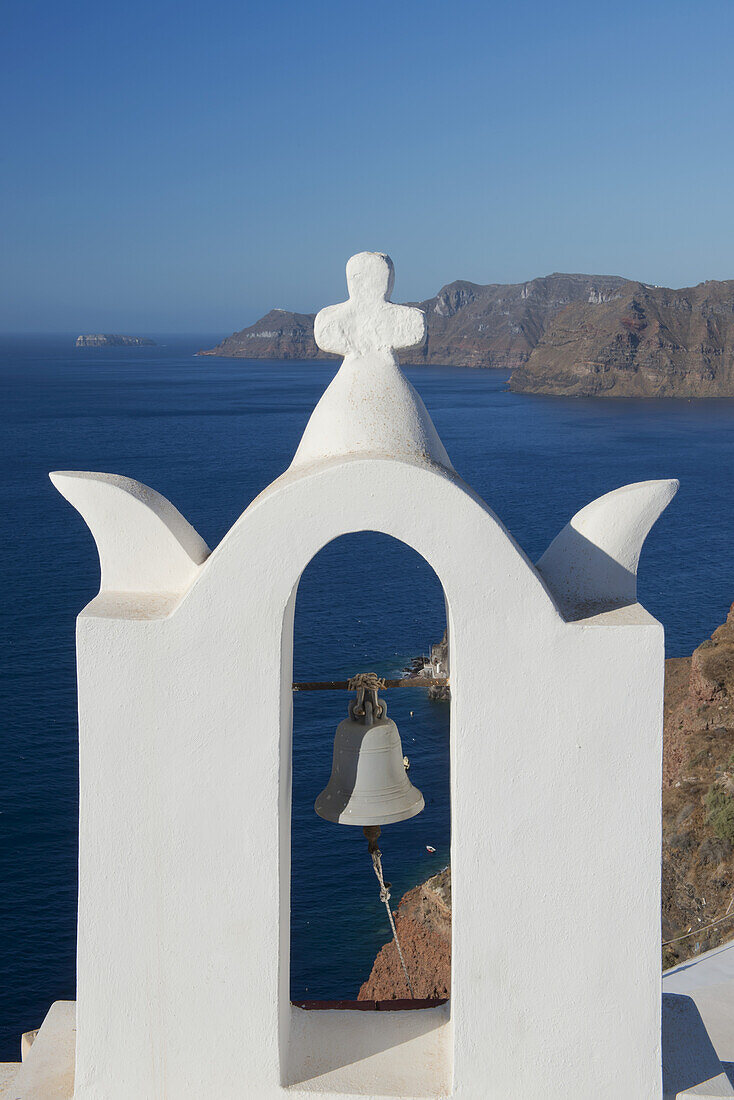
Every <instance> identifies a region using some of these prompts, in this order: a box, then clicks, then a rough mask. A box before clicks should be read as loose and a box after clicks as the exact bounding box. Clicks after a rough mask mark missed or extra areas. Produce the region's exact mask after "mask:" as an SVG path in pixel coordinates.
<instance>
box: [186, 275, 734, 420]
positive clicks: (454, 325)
mask: <svg viewBox="0 0 734 1100" xmlns="http://www.w3.org/2000/svg"><path fill="white" fill-rule="evenodd" d="M410 304H412V305H417V306H419V307H420V309H422V310H423V311H424V313H425V314H426V336H425V338H424V340H423V343H422V344H421V345H420V346H419V347H417V348H411V349H410V350H409V351H407V352H402V353H401V354H400V360H401V362H403V363H408V364H413V365H416V366H420V365H423V364H435V365H441V366H455V367H476V368H495V369H503V370H510V371H512V374H511V377H510V382H509V385H510V389H511V390H513V391H514V392H516V393H535V394H548V395H556V396H567V397H637V398H640V397H643V398H644V397H653V398H659V397H678V398H688V399H690V398H704V397H734V280H731V279H729V280H721V281H717V280H708V281H706V282H703V283H699V284H698V285H697V286H693V287H686V288H683V289H681V290H671V289H669V288H667V287H659V286H652V285H650V284H647V283H643V282H637V281H635V280H632V279H625V278H622V277H620V276H617V275H573V274H571V275H566V274H560V273H556V274H553V275H547V276H544V277H542V278H538V279H531V280H530V281H529V282H526V283H508V284H502V283H493V284H490V285H487V286H483V285H480V284H478V283H472V282H466V281H464V280H458V281H456V282H453V283H449V284H447V285H446V286H444V287H443V288H442V289H441V290H440V291H439V292H438V294H436V295H434V297H432V298H427V299H425V300H424V301H422V302H414V303H410ZM313 322H314V314H312V313H292V312H290V311H289V310H283V309H274V310H271V311H270V312H269V313H267V314H266V315H265V316H264V317H262V318H261V319H260V320H259V321H256V322H255V324H253V325H249V326H248V327H247V328H244V329H242V330H241V331H239V332H235V333H233V334H232V335H231V336H228V337H227V338H226V339H225V340H223V341H222V342H221V343H220V344H218V345H217V346H216V347H214V348H210V349H207V350H202V351H200V352H199V354H200V355H220V356H228V357H233V358H242V359H279V360H287V359H300V360H309V359H321V360H323V359H329V358H333V356H329V355H327V354H325V353H324V352H322V351H321V350H320V349H319V348H318V347H317V346H316V343H315V341H314V337H313Z"/></svg>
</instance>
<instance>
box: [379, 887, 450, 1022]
mask: <svg viewBox="0 0 734 1100" xmlns="http://www.w3.org/2000/svg"><path fill="white" fill-rule="evenodd" d="M395 926H396V928H397V930H398V939H399V940H400V946H401V948H402V951H403V956H404V958H405V965H406V967H407V969H408V973H409V974H410V981H411V985H412V986H413V992H414V994H415V996H416V998H417V999H418V1000H424V999H433V998H436V997H448V996H449V990H450V987H451V870H450V868H448V867H447V868H445V870H443V871H441V872H440V873H439V874H437V875H434V876H433V878H429V879H428V881H427V882H423V883H421V885H420V886H416V887H415V888H414V889H413V890H409V891H408V893H407V894H405V895H404V896H403V898H402V900H401V902H400V905H399V906H398V910H397V913H396V916H395ZM403 997H410V991H409V990H408V988H407V986H406V984H405V977H404V975H403V969H402V967H401V965H400V958H399V957H398V953H397V949H396V947H395V943H394V941H393V940H390V942H389V943H386V944H385V946H384V947H383V948H382V949H381V950H380V953H379V954H378V956H377V958H376V959H375V963H374V966H373V967H372V973H371V974H370V976H369V978H368V979H367V981H366V982H365V983H364V985H363V986H362V988H361V989H360V991H359V997H358V1000H360V1001H392V1000H396V999H400V998H403Z"/></svg>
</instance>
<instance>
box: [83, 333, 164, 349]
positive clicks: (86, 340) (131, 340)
mask: <svg viewBox="0 0 734 1100" xmlns="http://www.w3.org/2000/svg"><path fill="white" fill-rule="evenodd" d="M76 346H77V347H78V348H152V347H155V346H156V343H155V340H151V339H150V338H149V337H148V336H113V335H110V334H109V333H105V334H102V333H91V334H88V335H86V336H77V338H76Z"/></svg>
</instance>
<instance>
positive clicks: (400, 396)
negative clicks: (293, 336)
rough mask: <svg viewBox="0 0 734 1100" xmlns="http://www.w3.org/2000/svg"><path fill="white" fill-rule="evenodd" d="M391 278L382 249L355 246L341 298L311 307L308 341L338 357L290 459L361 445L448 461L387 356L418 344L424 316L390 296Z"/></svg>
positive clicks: (301, 460) (425, 416) (429, 423)
mask: <svg viewBox="0 0 734 1100" xmlns="http://www.w3.org/2000/svg"><path fill="white" fill-rule="evenodd" d="M393 281H394V269H393V263H392V260H391V259H390V257H389V256H386V255H385V254H384V253H382V252H359V253H357V255H356V256H352V258H351V259H350V260H349V262H348V263H347V288H348V290H349V298H348V299H347V301H346V302H339V304H338V305H334V306H327V307H326V308H325V309H322V310H321V312H320V313H318V314H317V315H316V320H315V322H314V337H315V340H316V343H317V344H318V346H319V347H320V348H321V349H322V350H323V351H328V352H332V353H334V354H337V355H343V356H344V362H343V363H342V365H341V368H340V370H339V372H338V373H337V375H336V377H335V378H334V380H333V381H332V383H331V385H330V386H329V387H328V389H327V390H326V392H325V393H324V395H323V397H322V398H321V400H320V401H319V403H318V405H317V406H316V408H315V409H314V411H313V413H312V415H311V419H310V420H309V422H308V424H307V425H306V430H305V432H304V433H303V438H302V439H301V443H300V446H299V448H298V450H297V452H296V457H295V458H294V460H293V463H292V465H293V466H300V465H303V464H304V463H307V462H314V461H318V460H319V459H323V458H331V457H334V456H336V455H349V454H357V453H365V452H369V453H372V454H379V455H381V456H385V455H388V456H394V457H396V458H409V459H410V458H412V459H421V460H426V459H428V460H429V461H432V462H436V463H438V464H439V465H441V466H445V467H447V468H448V469H451V468H452V467H451V462H450V460H449V457H448V455H447V454H446V451H445V449H444V446H443V444H442V443H441V440H440V439H439V437H438V433H437V432H436V429H435V428H434V426H433V422H432V420H431V418H430V416H429V415H428V411H427V409H426V407H425V405H424V404H423V402H422V401H421V399H420V397H419V396H418V394H417V393H416V391H415V390H414V389H413V387H412V386H411V384H410V382H409V381H408V380H407V378H406V377H405V375H404V374H403V373H402V371H401V370H400V368H399V366H398V361H397V359H396V357H395V351H396V350H398V349H400V348H411V347H415V345H416V344H420V342H421V340H422V339H423V337H424V335H425V328H426V322H425V317H424V314H423V312H422V310H420V309H416V308H415V307H414V306H401V305H396V304H395V303H393V302H391V301H390V294H391V292H392V286H393Z"/></svg>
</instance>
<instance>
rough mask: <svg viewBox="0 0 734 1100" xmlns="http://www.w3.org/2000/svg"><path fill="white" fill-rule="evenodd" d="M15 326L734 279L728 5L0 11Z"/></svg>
mask: <svg viewBox="0 0 734 1100" xmlns="http://www.w3.org/2000/svg"><path fill="white" fill-rule="evenodd" d="M3 20H4V26H3V33H2V36H1V38H0V87H1V88H2V103H3V109H2V113H1V115H0V118H1V119H2V121H1V122H0V126H1V127H2V130H3V138H2V142H1V143H0V149H1V151H2V161H3V167H2V172H0V253H1V255H2V264H1V267H2V274H1V276H0V330H2V331H15V332H18V331H33V330H35V331H73V332H76V331H99V330H102V331H119V332H144V331H152V332H166V331H169V332H175V331H180V332H212V333H214V332H218V331H221V332H222V333H226V332H230V331H232V330H233V329H236V328H240V327H242V326H243V325H245V324H248V323H250V322H252V321H253V320H255V319H256V318H257V317H258V316H259V315H260V314H261V313H263V312H264V311H265V310H267V309H268V308H270V307H271V306H280V307H283V308H291V309H297V310H304V311H306V310H313V309H316V308H319V307H320V306H321V305H323V304H326V303H328V302H332V301H335V300H339V299H341V298H342V297H343V294H344V274H343V269H344V262H345V260H346V259H347V257H348V256H349V255H350V254H351V253H353V252H355V251H358V250H361V249H379V250H383V251H388V252H390V254H391V255H392V257H393V259H394V260H395V264H396V269H397V284H396V292H395V296H396V298H399V299H402V300H407V299H416V298H423V297H427V296H429V295H430V294H433V293H435V292H436V291H437V290H438V289H439V287H440V286H441V285H442V284H443V283H445V282H449V281H451V280H452V279H456V278H465V279H471V280H474V281H476V282H483V283H487V282H510V281H520V280H524V279H527V278H531V277H533V276H535V275H541V274H547V273H548V272H551V271H586V272H595V273H614V274H621V275H628V276H631V277H634V278H639V279H643V280H646V281H649V282H655V283H662V284H666V285H673V286H682V285H690V284H692V283H696V282H699V281H701V280H703V279H706V278H718V279H720V278H730V277H734V212H733V202H732V200H733V198H734V142H733V141H732V136H733V135H732V129H733V123H734V111H733V107H734V97H733V92H734V66H733V65H732V61H731V46H732V42H733V41H734V3H732V0H714V2H709V0H695V2H692V0H686V2H679V0H665V2H664V3H663V2H657V0H649V2H644V0H642V2H638V3H636V4H633V3H628V2H627V0H617V3H615V4H608V3H606V4H605V3H597V4H589V3H588V2H584V3H576V2H563V0H555V2H553V3H549V2H548V0H544V2H536V0H514V2H512V3H509V2H508V3H501V4H500V3H491V2H487V0H485V2H483V3H467V2H461V0H459V2H457V3H454V4H453V5H452V4H450V3H446V2H442V3H434V2H433V0H420V2H413V0H392V2H384V0H370V2H369V3H362V2H355V0H341V2H340V3H332V2H327V3H317V2H308V0H304V2H300V3H296V2H281V3H278V2H274V0H273V2H270V3H242V2H240V3H229V2H216V0H213V2H209V3H203V2H199V3H187V2H185V0H177V2H175V3H173V2H161V0H150V2H148V3H140V2H138V0H128V2H127V3H125V4H118V3H114V2H106V3H105V2H100V0H96V2H95V3H88V2H85V0H82V2H75V0H68V2H65V3H58V2H57V0H55V2H53V3H51V2H48V0H44V2H34V0H24V2H17V0H6V4H5V6H4V16H3Z"/></svg>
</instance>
